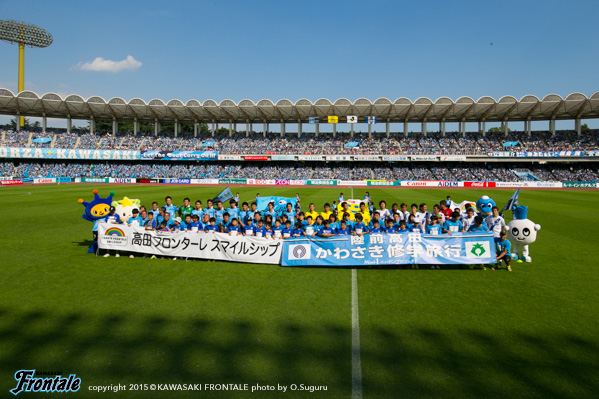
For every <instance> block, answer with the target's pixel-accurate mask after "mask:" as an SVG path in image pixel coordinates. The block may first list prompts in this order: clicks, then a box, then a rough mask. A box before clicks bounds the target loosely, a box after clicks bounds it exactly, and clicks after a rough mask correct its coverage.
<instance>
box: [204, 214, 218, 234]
mask: <svg viewBox="0 0 599 399" xmlns="http://www.w3.org/2000/svg"><path fill="white" fill-rule="evenodd" d="M204 231H205V232H206V233H216V232H218V227H217V226H216V218H214V217H212V218H210V224H209V225H207V226H204Z"/></svg>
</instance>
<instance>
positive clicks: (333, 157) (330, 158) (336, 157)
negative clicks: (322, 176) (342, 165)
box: [325, 155, 351, 161]
mask: <svg viewBox="0 0 599 399" xmlns="http://www.w3.org/2000/svg"><path fill="white" fill-rule="evenodd" d="M325 158H326V160H327V161H351V156H349V155H327V156H326V157H325Z"/></svg>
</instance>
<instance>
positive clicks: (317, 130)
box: [314, 122, 320, 137]
mask: <svg viewBox="0 0 599 399" xmlns="http://www.w3.org/2000/svg"><path fill="white" fill-rule="evenodd" d="M319 126H320V122H316V124H315V126H314V135H315V137H318V133H319V130H320V128H319Z"/></svg>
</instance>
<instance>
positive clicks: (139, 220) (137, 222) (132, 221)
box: [127, 209, 144, 227]
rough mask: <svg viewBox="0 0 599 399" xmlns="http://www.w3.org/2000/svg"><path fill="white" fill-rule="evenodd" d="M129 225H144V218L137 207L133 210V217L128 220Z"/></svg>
mask: <svg viewBox="0 0 599 399" xmlns="http://www.w3.org/2000/svg"><path fill="white" fill-rule="evenodd" d="M127 225H128V226H130V227H141V226H143V225H144V220H143V219H142V218H141V216H139V211H138V210H137V209H133V210H132V211H131V217H130V218H129V220H128V221H127Z"/></svg>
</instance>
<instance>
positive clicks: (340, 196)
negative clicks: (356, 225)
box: [337, 193, 345, 203]
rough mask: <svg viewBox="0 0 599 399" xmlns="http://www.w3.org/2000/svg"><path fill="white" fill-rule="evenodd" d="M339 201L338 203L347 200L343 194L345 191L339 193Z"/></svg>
mask: <svg viewBox="0 0 599 399" xmlns="http://www.w3.org/2000/svg"><path fill="white" fill-rule="evenodd" d="M337 202H338V203H342V202H345V197H344V196H343V193H339V196H338V197H337Z"/></svg>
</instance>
